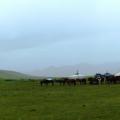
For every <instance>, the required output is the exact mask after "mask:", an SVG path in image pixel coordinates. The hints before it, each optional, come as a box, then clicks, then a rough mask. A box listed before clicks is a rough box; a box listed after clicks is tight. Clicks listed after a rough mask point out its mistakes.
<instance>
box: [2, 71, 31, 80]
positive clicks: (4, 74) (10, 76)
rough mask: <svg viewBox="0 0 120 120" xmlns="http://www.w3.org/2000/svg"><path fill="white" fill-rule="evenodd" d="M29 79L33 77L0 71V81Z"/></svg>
mask: <svg viewBox="0 0 120 120" xmlns="http://www.w3.org/2000/svg"><path fill="white" fill-rule="evenodd" d="M29 78H33V77H32V76H30V75H26V74H23V73H19V72H15V71H8V70H0V79H29Z"/></svg>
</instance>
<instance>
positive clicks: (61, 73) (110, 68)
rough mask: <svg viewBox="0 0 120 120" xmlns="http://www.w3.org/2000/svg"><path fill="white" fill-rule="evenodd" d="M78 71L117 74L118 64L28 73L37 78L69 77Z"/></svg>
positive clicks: (73, 66)
mask: <svg viewBox="0 0 120 120" xmlns="http://www.w3.org/2000/svg"><path fill="white" fill-rule="evenodd" d="M77 70H79V72H80V74H84V75H94V74H95V73H106V72H110V73H113V74H114V73H117V72H120V63H105V64H85V63H84V64H78V65H68V66H61V67H55V66H51V67H48V68H46V69H42V70H35V71H31V72H29V74H31V75H37V76H51V77H54V76H56V77H58V76H70V75H73V74H75V73H76V71H77Z"/></svg>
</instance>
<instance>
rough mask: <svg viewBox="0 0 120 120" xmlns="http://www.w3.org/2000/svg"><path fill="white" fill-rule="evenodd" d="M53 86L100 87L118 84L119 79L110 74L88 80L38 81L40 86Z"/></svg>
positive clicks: (97, 75)
mask: <svg viewBox="0 0 120 120" xmlns="http://www.w3.org/2000/svg"><path fill="white" fill-rule="evenodd" d="M55 84H59V85H63V86H64V85H68V86H72V85H73V86H76V85H86V84H90V85H101V84H120V77H119V76H114V75H110V74H106V75H102V74H96V75H95V76H94V77H89V78H76V79H70V78H67V77H64V78H61V79H43V80H41V81H40V85H41V86H43V85H45V86H48V85H52V86H54V85H55Z"/></svg>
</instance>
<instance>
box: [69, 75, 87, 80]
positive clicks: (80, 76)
mask: <svg viewBox="0 0 120 120" xmlns="http://www.w3.org/2000/svg"><path fill="white" fill-rule="evenodd" d="M85 77H86V76H85V75H82V74H76V75H71V76H69V78H70V79H83V78H85Z"/></svg>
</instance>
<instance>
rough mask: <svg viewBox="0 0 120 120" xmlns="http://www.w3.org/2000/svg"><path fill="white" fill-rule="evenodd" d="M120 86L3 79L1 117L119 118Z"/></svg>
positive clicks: (50, 119) (25, 119) (54, 119)
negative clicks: (55, 83)
mask: <svg viewBox="0 0 120 120" xmlns="http://www.w3.org/2000/svg"><path fill="white" fill-rule="evenodd" d="M119 119H120V85H101V86H99V85H77V86H67V85H66V86H59V85H55V86H47V87H46V86H43V87H41V86H40V85H39V82H37V81H4V80H1V81H0V120H119Z"/></svg>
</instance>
